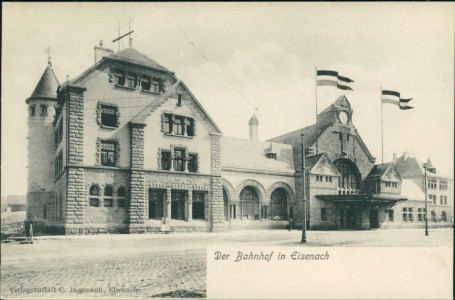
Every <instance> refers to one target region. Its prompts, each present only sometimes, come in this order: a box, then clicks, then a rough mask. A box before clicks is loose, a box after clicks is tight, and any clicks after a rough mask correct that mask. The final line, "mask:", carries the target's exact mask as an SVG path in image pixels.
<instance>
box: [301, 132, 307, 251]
mask: <svg viewBox="0 0 455 300" xmlns="http://www.w3.org/2000/svg"><path fill="white" fill-rule="evenodd" d="M301 136H302V157H301V158H302V202H303V218H302V241H301V243H306V203H305V202H306V186H305V183H306V182H305V134H304V133H303V130H302V133H301Z"/></svg>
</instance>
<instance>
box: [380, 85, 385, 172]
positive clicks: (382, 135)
mask: <svg viewBox="0 0 455 300" xmlns="http://www.w3.org/2000/svg"><path fill="white" fill-rule="evenodd" d="M380 99H381V163H382V164H383V163H384V122H383V120H382V106H383V105H382V86H381V94H380Z"/></svg>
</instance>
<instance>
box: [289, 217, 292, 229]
mask: <svg viewBox="0 0 455 300" xmlns="http://www.w3.org/2000/svg"><path fill="white" fill-rule="evenodd" d="M291 230H292V218H289V231H291Z"/></svg>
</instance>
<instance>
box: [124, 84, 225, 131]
mask: <svg viewBox="0 0 455 300" xmlns="http://www.w3.org/2000/svg"><path fill="white" fill-rule="evenodd" d="M178 86H181V87H182V88H183V89H185V90H186V92H187V93H188V94H189V95H190V96H191V99H192V100H193V101H194V103H195V106H196V107H197V108H198V109H199V110H200V111H201V113H202V115H203V116H204V117H205V118H206V119H207V120H208V121H209V123H210V124H211V125H212V126H213V127H214V128H215V132H211V133H217V134H221V130H220V129H219V127H218V126H217V125H216V124H215V122H214V121H213V120H212V118H210V116H209V115H208V113H207V112H206V111H205V110H204V108H203V107H202V105H201V104H200V103H199V101H197V99H196V97H194V95H193V94H192V93H191V92H190V90H189V89H188V87H187V86H186V85H185V84H184V83H183V82H182V81H181V80H178V81H177V82H176V83H175V84H174V85H172V86H171V87H170V88H169V89H168V90H167V91H166V92H164V93H163V94H161V95H160V96H158V97H156V98H155V99H154V100H153V101H152V102H151V103H150V104H148V105H147V106H146V107H145V108H144V109H143V110H141V111H140V112H139V113H138V114H137V115H136V116H134V117H133V118H132V119H131V121H130V122H131V123H132V124H146V118H147V117H148V116H149V115H150V114H151V113H152V112H154V111H155V110H156V109H157V108H158V107H160V106H161V105H162V104H163V103H164V101H166V100H167V98H168V97H169V96H171V95H174V94H175V91H176V88H177V87H178Z"/></svg>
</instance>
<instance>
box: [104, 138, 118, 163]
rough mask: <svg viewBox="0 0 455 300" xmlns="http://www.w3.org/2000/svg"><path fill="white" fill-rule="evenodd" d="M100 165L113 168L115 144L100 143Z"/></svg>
mask: <svg viewBox="0 0 455 300" xmlns="http://www.w3.org/2000/svg"><path fill="white" fill-rule="evenodd" d="M101 165H103V166H115V142H108V141H102V142H101Z"/></svg>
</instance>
